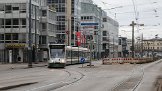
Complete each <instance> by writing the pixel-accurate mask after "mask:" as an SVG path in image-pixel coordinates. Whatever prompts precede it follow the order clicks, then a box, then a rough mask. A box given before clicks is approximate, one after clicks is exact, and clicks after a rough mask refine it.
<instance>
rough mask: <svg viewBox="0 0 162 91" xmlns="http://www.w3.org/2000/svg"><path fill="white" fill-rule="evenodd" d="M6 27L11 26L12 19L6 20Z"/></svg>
mask: <svg viewBox="0 0 162 91" xmlns="http://www.w3.org/2000/svg"><path fill="white" fill-rule="evenodd" d="M5 28H11V19H6V20H5Z"/></svg>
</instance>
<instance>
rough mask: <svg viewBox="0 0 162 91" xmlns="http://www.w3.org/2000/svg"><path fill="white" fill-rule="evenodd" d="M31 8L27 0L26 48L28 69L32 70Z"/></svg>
mask: <svg viewBox="0 0 162 91" xmlns="http://www.w3.org/2000/svg"><path fill="white" fill-rule="evenodd" d="M31 7H32V3H31V0H29V34H28V37H29V46H28V55H29V56H28V67H29V68H32V34H31V24H32V20H31Z"/></svg>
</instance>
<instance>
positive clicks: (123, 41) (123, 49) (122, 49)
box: [118, 37, 129, 57]
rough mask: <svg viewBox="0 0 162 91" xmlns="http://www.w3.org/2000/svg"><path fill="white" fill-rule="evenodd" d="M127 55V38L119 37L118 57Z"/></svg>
mask: <svg viewBox="0 0 162 91" xmlns="http://www.w3.org/2000/svg"><path fill="white" fill-rule="evenodd" d="M128 54H129V52H128V50H127V38H126V37H119V46H118V57H127V56H128Z"/></svg>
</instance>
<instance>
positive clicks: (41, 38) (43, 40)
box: [39, 36, 47, 44]
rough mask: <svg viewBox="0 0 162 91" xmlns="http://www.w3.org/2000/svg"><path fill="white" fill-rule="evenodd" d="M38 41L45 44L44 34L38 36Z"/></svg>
mask: <svg viewBox="0 0 162 91" xmlns="http://www.w3.org/2000/svg"><path fill="white" fill-rule="evenodd" d="M39 39H40V40H39V43H40V44H46V42H47V37H46V36H40V37H39Z"/></svg>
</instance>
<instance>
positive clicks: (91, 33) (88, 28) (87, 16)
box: [80, 0, 105, 58]
mask: <svg viewBox="0 0 162 91" xmlns="http://www.w3.org/2000/svg"><path fill="white" fill-rule="evenodd" d="M104 13H105V12H104V11H103V10H102V9H101V8H100V7H98V6H97V5H95V4H93V1H92V0H81V28H80V31H81V32H82V34H83V35H84V36H85V38H86V42H84V45H86V46H88V45H89V44H92V45H93V48H92V50H93V53H94V58H101V26H102V16H103V14H104ZM90 42H91V43H90Z"/></svg>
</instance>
